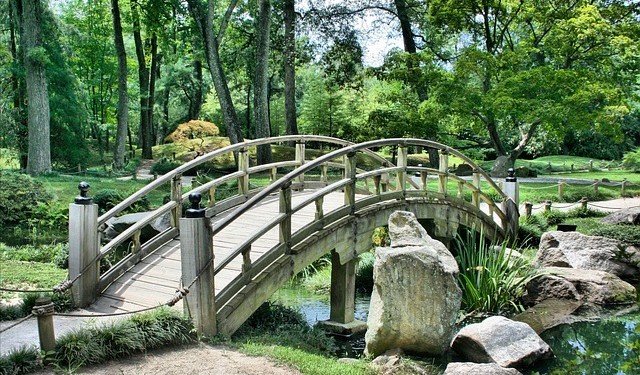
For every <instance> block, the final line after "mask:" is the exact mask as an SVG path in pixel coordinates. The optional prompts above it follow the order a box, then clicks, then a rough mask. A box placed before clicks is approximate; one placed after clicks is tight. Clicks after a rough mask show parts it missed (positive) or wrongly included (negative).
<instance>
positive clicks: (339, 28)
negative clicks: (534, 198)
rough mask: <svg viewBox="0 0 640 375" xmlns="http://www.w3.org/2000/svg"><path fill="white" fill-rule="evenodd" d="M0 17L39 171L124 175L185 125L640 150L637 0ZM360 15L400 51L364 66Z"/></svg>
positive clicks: (14, 5) (12, 103) (305, 5)
mask: <svg viewBox="0 0 640 375" xmlns="http://www.w3.org/2000/svg"><path fill="white" fill-rule="evenodd" d="M0 25H1V26H2V27H1V29H0V41H1V43H0V148H4V149H9V150H12V151H15V152H16V153H17V155H18V156H19V159H20V167H21V168H23V169H25V170H26V171H27V172H29V173H31V174H41V173H47V172H49V171H51V170H52V168H55V169H64V168H68V167H71V166H73V167H75V166H77V165H87V164H90V163H109V164H112V165H113V167H114V168H115V169H121V168H123V167H124V163H125V155H126V153H127V150H133V149H137V150H141V155H142V157H143V158H152V157H153V150H152V146H153V145H156V144H159V143H162V142H163V141H164V138H165V137H166V136H167V135H168V134H170V133H171V132H172V131H173V130H174V129H175V128H176V127H177V126H178V124H180V123H184V122H186V121H188V120H191V119H202V120H207V121H211V122H213V123H215V124H216V125H218V127H219V128H220V129H221V132H222V134H223V135H226V136H228V137H229V139H230V140H231V142H239V141H241V140H243V139H245V138H258V137H268V136H276V135H283V134H296V133H309V134H321V135H328V136H335V137H340V138H345V139H348V140H351V141H364V140H368V139H375V138H380V137H404V136H412V137H423V138H428V139H433V140H436V141H439V142H443V143H446V144H449V145H451V146H453V147H456V148H459V149H462V150H465V152H467V153H469V154H470V155H471V156H473V157H475V158H478V159H487V158H495V157H497V156H505V157H507V158H508V160H510V161H511V162H513V161H514V160H515V159H517V158H522V157H531V156H542V155H548V154H558V153H566V154H572V155H578V156H588V157H594V158H595V157H597V158H601V159H620V158H621V157H622V155H623V153H624V152H626V151H629V150H631V149H633V148H635V147H636V146H637V145H639V144H640V105H639V102H640V101H639V100H638V94H639V90H638V85H639V84H640V74H639V72H640V70H639V69H640V2H638V1H629V0H590V1H587V0H478V1H474V0H455V1H454V0H423V1H419V0H393V1H391V0H359V1H357V0H347V1H329V0H306V1H295V0H273V1H271V0H250V1H238V0H219V1H215V0H208V1H207V0H185V1H180V0H111V1H107V0H56V1H47V0H3V1H2V2H0ZM362 25H369V26H370V28H373V29H380V28H388V29H389V30H390V31H391V32H392V33H393V36H395V37H396V38H397V39H398V40H402V43H401V45H402V47H401V48H394V49H390V50H389V52H388V53H386V55H385V56H384V61H383V63H382V64H381V65H380V66H375V67H374V66H369V65H368V64H366V63H365V62H364V55H365V51H367V50H371V49H372V48H376V47H375V46H378V45H379V41H378V40H375V39H373V38H372V37H371V36H370V35H368V34H367V29H366V28H363V27H362ZM270 157H271V155H270V151H269V149H265V150H259V152H258V161H259V162H267V161H269V159H270Z"/></svg>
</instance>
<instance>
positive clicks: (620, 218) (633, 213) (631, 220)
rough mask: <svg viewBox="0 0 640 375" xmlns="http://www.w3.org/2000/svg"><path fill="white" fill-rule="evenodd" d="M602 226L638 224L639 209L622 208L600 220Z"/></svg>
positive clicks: (639, 221)
mask: <svg viewBox="0 0 640 375" xmlns="http://www.w3.org/2000/svg"><path fill="white" fill-rule="evenodd" d="M600 221H601V222H602V223H603V224H632V225H639V224H640V207H629V208H623V209H621V210H618V211H616V212H613V213H610V214H609V215H607V216H605V217H603V218H602V219H601V220H600Z"/></svg>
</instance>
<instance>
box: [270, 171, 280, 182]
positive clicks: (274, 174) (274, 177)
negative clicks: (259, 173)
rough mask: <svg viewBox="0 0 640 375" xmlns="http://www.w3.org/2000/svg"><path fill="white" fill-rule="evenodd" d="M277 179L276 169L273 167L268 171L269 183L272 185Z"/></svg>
mask: <svg viewBox="0 0 640 375" xmlns="http://www.w3.org/2000/svg"><path fill="white" fill-rule="evenodd" d="M277 179H278V168H276V167H273V168H271V170H270V171H269V182H271V183H273V182H274V181H275V180H277Z"/></svg>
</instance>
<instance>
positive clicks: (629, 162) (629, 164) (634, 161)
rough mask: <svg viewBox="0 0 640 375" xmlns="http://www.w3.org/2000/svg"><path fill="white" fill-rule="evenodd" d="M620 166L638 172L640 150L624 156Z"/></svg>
mask: <svg viewBox="0 0 640 375" xmlns="http://www.w3.org/2000/svg"><path fill="white" fill-rule="evenodd" d="M622 166H623V167H624V168H626V169H629V170H632V171H634V172H640V148H638V149H636V150H635V151H630V152H627V153H626V154H624V157H623V158H622Z"/></svg>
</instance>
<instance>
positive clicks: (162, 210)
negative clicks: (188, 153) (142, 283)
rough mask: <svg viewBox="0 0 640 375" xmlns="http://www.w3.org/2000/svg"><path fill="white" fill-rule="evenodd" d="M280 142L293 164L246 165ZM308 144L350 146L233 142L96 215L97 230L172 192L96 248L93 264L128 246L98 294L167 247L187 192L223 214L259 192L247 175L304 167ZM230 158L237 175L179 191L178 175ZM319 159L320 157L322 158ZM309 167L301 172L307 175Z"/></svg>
mask: <svg viewBox="0 0 640 375" xmlns="http://www.w3.org/2000/svg"><path fill="white" fill-rule="evenodd" d="M285 142H293V143H295V144H296V152H295V159H294V160H286V161H280V162H276V163H271V164H265V165H258V166H253V167H252V166H250V162H249V149H250V148H253V147H256V146H259V145H267V144H268V145H274V144H282V143H285ZM308 142H318V143H321V144H328V145H331V146H340V147H344V146H348V145H352V144H353V143H351V142H348V141H345V140H342V139H339V138H332V137H325V136H317V135H292V136H282V137H273V138H263V139H256V140H251V141H245V142H242V143H237V144H232V145H229V146H226V147H223V148H220V149H218V150H215V151H212V152H210V153H208V154H205V155H203V156H200V157H198V158H196V159H194V160H192V161H190V162H188V163H185V164H183V165H181V166H179V167H178V168H176V169H174V170H172V171H171V172H169V173H167V174H165V175H162V176H159V177H158V178H157V179H156V180H154V181H152V182H150V183H149V184H147V185H146V186H144V187H143V188H142V189H140V190H139V191H137V192H135V193H134V194H132V195H131V196H129V197H127V198H126V199H125V200H123V201H122V202H120V203H119V204H117V205H116V206H114V207H113V208H112V209H110V210H109V211H107V212H106V213H104V214H103V215H101V216H100V217H98V228H102V229H104V228H106V225H107V221H108V220H109V219H111V218H113V217H115V216H116V215H118V214H119V213H121V212H123V211H124V210H126V209H127V208H129V207H130V206H131V205H133V204H134V203H135V202H136V201H138V200H139V199H140V198H142V197H144V196H146V195H147V194H149V193H151V192H153V191H155V190H156V189H159V188H161V187H163V186H165V185H166V184H167V183H171V193H170V197H171V199H170V201H169V202H167V203H165V204H163V205H162V206H160V207H158V208H157V209H155V210H153V211H151V212H148V213H147V215H145V216H144V217H143V218H142V219H140V220H139V221H137V222H136V223H135V224H133V225H132V226H130V227H129V228H127V229H126V230H124V231H123V232H122V233H120V234H119V235H117V236H116V237H115V238H113V239H112V240H110V241H109V242H108V243H106V244H104V245H102V246H101V248H100V250H99V254H98V256H97V257H96V259H95V261H96V262H98V261H100V260H102V259H104V258H106V257H107V256H108V255H109V254H110V253H112V252H113V251H114V250H115V249H116V248H118V246H120V245H122V244H124V243H129V241H131V242H130V244H131V245H130V246H129V247H130V249H129V251H128V254H127V255H126V256H124V257H123V258H122V259H121V260H119V261H118V262H117V263H116V264H114V265H112V266H111V267H110V268H109V269H108V271H107V272H105V273H104V274H103V275H101V276H100V280H99V282H98V290H103V289H104V288H105V287H106V286H108V285H109V284H110V283H111V282H113V281H114V280H115V279H117V278H118V277H119V276H120V275H122V274H123V273H124V272H125V271H126V270H127V269H128V268H130V267H131V266H132V265H134V264H135V263H136V262H137V261H139V260H140V259H141V258H142V257H144V256H145V255H147V254H149V253H151V252H153V251H154V250H156V249H157V248H158V247H160V246H161V245H162V244H164V243H166V242H167V241H168V240H169V239H171V238H174V237H175V236H177V235H178V234H179V225H178V224H179V218H180V217H181V214H182V202H183V201H184V199H186V198H187V197H188V195H189V194H190V193H192V192H195V191H197V192H202V193H206V195H207V197H208V209H207V215H208V216H213V215H215V214H217V213H219V212H221V211H224V210H227V209H229V208H232V207H234V206H237V205H239V204H242V203H244V202H245V201H246V200H248V199H249V197H251V196H253V195H255V194H256V193H257V192H258V191H259V190H249V186H250V185H249V179H250V176H251V175H255V174H257V173H262V172H265V171H269V174H270V181H271V182H275V181H276V180H277V172H278V169H282V168H297V167H300V166H302V165H304V164H305V163H306V159H305V144H306V143H308ZM363 151H364V152H365V153H366V154H367V155H369V156H370V157H371V158H373V160H375V161H377V162H378V163H380V165H391V163H389V162H388V161H387V160H386V159H384V158H382V157H381V156H379V155H378V154H376V153H374V152H372V151H370V150H363ZM229 154H235V155H237V161H238V170H237V171H236V172H232V173H229V174H226V175H224V176H221V177H219V178H215V179H213V180H211V181H209V182H207V183H205V184H202V185H200V186H197V187H195V188H193V189H192V190H191V191H188V192H185V193H183V192H182V186H181V180H182V174H183V173H185V172H187V171H189V170H191V169H193V168H195V167H197V166H199V165H201V164H203V163H206V162H208V161H210V160H212V159H215V158H218V157H221V156H225V155H229ZM323 160H324V159H323ZM331 161H332V160H331V159H328V160H326V162H325V163H324V165H325V167H324V168H323V169H322V176H321V181H319V183H320V185H325V184H327V182H328V177H327V167H326V166H329V165H332V166H334V167H341V166H340V164H339V163H332V162H331ZM308 170H309V169H305V171H308ZM297 176H298V180H297V183H299V184H302V185H301V186H303V185H304V184H305V181H304V174H299V175H297ZM234 180H236V181H237V183H238V194H237V195H234V196H232V197H230V198H228V199H225V200H224V201H222V202H219V203H218V202H215V190H216V187H218V186H220V185H222V184H225V183H227V182H230V181H234ZM307 185H310V186H312V185H313V183H311V182H308V183H307ZM167 214H169V215H170V222H171V226H170V228H168V229H166V230H164V231H163V232H161V233H159V234H158V235H156V236H155V237H154V238H152V239H150V240H149V241H147V242H145V243H144V244H143V243H142V242H141V238H140V237H141V233H142V229H143V228H144V227H145V226H146V225H149V224H150V223H152V222H153V221H154V220H156V219H158V218H160V217H162V216H163V215H167Z"/></svg>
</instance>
